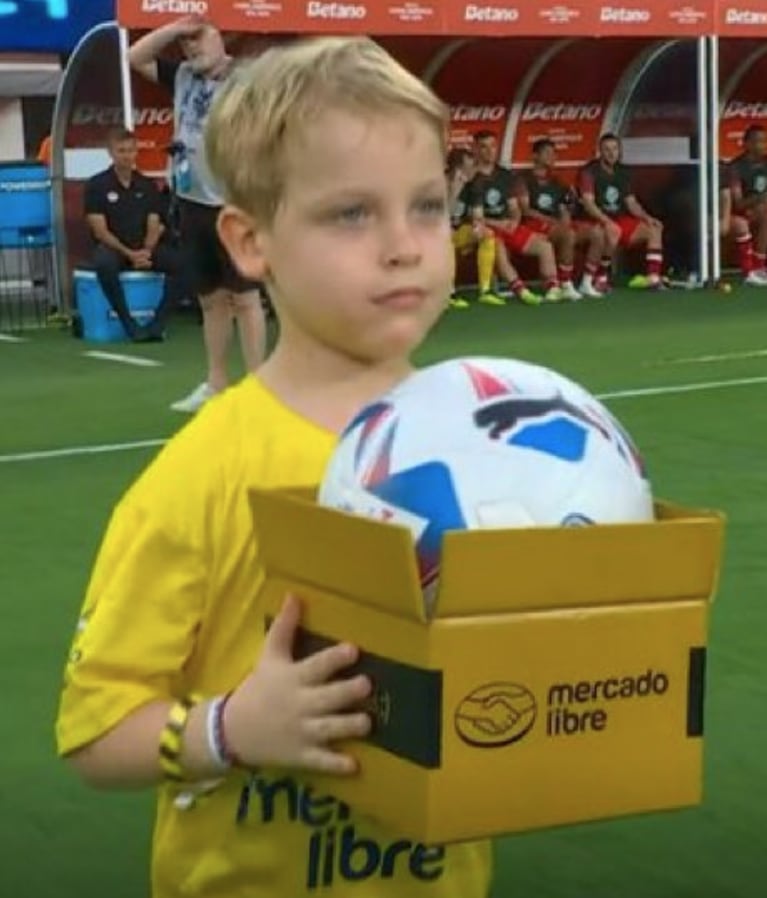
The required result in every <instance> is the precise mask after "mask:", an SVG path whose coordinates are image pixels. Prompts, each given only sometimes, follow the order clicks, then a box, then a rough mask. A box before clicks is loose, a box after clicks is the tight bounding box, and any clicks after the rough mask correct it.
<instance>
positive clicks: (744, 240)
mask: <svg viewBox="0 0 767 898" xmlns="http://www.w3.org/2000/svg"><path fill="white" fill-rule="evenodd" d="M735 246H736V248H737V250H738V265H740V270H741V271H742V272H743V274H745V275H749V274H751V272H752V271H753V270H754V240H753V237H752V236H751V235H750V234H746V235H745V237H738V238H737V239H736V241H735Z"/></svg>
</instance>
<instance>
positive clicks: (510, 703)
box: [455, 683, 538, 748]
mask: <svg viewBox="0 0 767 898" xmlns="http://www.w3.org/2000/svg"><path fill="white" fill-rule="evenodd" d="M537 713H538V709H537V706H536V702H535V696H534V695H533V694H532V692H530V690H529V689H527V688H526V687H525V686H520V685H519V684H517V683H488V684H487V685H485V686H480V687H479V689H475V690H474V691H473V692H472V693H470V694H469V695H467V696H466V698H465V699H464V700H463V701H462V702H461V703H460V705H459V706H458V708H457V709H456V712H455V728H456V731H457V732H458V735H459V736H460V737H461V739H463V741H464V742H468V744H469V745H475V746H477V747H479V748H497V747H500V746H501V745H511V743H512V742H518V741H519V740H520V739H522V738H523V736H525V735H526V734H527V733H528V732H529V731H530V729H531V728H532V726H533V724H534V723H535V718H536V715H537Z"/></svg>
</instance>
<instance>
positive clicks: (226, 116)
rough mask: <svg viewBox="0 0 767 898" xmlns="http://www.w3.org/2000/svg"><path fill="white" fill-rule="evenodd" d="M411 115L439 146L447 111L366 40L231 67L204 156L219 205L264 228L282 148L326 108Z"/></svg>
mask: <svg viewBox="0 0 767 898" xmlns="http://www.w3.org/2000/svg"><path fill="white" fill-rule="evenodd" d="M331 108H333V109H347V110H350V111H352V112H359V113H360V114H365V115H370V114H371V113H387V112H393V111H402V110H413V111H415V112H416V113H417V114H419V115H421V116H422V117H423V119H424V121H425V122H426V123H427V124H429V125H431V126H432V127H433V128H434V130H435V132H436V133H437V135H438V137H439V140H440V142H441V144H442V148H443V151H445V149H446V147H445V144H446V139H447V127H448V121H449V117H448V110H447V107H446V106H445V104H444V103H442V101H441V100H440V99H438V98H437V96H436V95H435V94H434V93H433V92H432V91H431V89H430V88H428V87H427V86H426V85H425V84H424V83H423V82H422V81H419V80H418V78H416V77H415V75H413V74H411V73H410V72H408V71H407V69H405V68H403V66H401V65H400V64H399V63H398V62H396V61H395V60H394V59H393V58H392V57H391V56H390V55H389V54H388V53H387V52H386V51H385V50H384V49H383V48H382V47H380V46H379V45H378V44H376V43H375V42H374V41H372V40H370V39H369V38H364V37H357V38H341V37H329V38H310V39H304V40H300V41H296V42H294V43H291V44H288V45H285V46H282V47H272V48H270V49H268V50H266V51H265V52H264V53H263V54H262V55H261V56H259V57H258V58H257V59H255V60H252V61H250V62H248V63H245V64H242V65H240V66H238V67H237V68H236V69H235V71H234V72H233V73H232V75H231V76H230V78H229V80H228V82H227V84H226V85H225V86H224V87H223V88H222V90H221V92H220V93H219V95H218V96H217V98H216V100H215V102H214V104H213V108H212V109H211V113H210V116H209V117H208V122H207V126H206V137H205V144H206V151H207V156H208V162H209V165H210V168H211V171H212V172H213V175H214V177H215V178H216V180H217V181H218V183H219V186H220V188H221V189H222V191H223V193H224V196H225V197H226V199H227V201H228V202H230V203H233V204H234V205H236V206H239V207H240V208H241V209H243V210H244V211H246V212H248V213H250V214H252V215H254V216H255V217H256V219H257V220H258V221H260V222H261V223H263V224H269V223H270V222H271V220H272V218H273V216H274V214H275V212H276V210H277V207H278V205H279V203H280V199H281V197H282V193H283V190H284V185H285V153H284V147H285V145H286V143H287V142H289V141H294V140H295V139H296V136H297V134H299V133H300V129H301V128H303V127H304V126H305V125H306V124H307V123H308V122H310V121H311V120H312V118H316V117H317V116H318V115H320V114H322V113H323V112H325V111H327V110H328V109H331Z"/></svg>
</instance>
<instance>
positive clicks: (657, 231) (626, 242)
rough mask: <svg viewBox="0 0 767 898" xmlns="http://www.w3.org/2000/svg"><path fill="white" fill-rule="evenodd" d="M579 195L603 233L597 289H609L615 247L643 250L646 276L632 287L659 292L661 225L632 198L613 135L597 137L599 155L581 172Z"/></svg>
mask: <svg viewBox="0 0 767 898" xmlns="http://www.w3.org/2000/svg"><path fill="white" fill-rule="evenodd" d="M578 192H579V194H580V201H581V207H582V210H583V214H584V217H585V219H586V220H587V221H591V222H597V223H598V224H600V225H602V227H603V229H604V232H605V250H604V255H603V256H602V267H601V271H600V285H601V286H603V287H605V288H606V289H609V285H610V273H611V269H612V259H613V255H614V253H615V250H616V249H617V248H618V247H626V248H628V247H634V246H644V248H645V265H646V273H645V275H643V276H639V277H637V278H635V279H634V280H633V281H632V285H634V286H643V287H649V288H652V289H661V288H662V287H663V281H662V279H661V272H662V271H663V224H662V223H661V222H660V221H658V219H657V218H653V217H652V215H650V214H649V213H648V212H646V211H645V210H644V208H643V207H642V205H641V203H640V202H639V200H638V199H637V198H636V196H635V195H634V190H633V187H632V186H631V173H630V171H629V169H628V168H627V167H626V166H625V165H624V164H623V163H622V162H621V142H620V139H619V138H618V137H616V135H615V134H603V135H602V137H600V139H599V155H598V156H597V158H596V159H593V160H592V161H591V162H589V163H588V165H586V166H584V168H582V169H581V171H580V174H579V176H578Z"/></svg>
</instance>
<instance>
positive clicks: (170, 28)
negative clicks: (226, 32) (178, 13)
mask: <svg viewBox="0 0 767 898" xmlns="http://www.w3.org/2000/svg"><path fill="white" fill-rule="evenodd" d="M203 24H204V19H201V18H200V17H199V16H184V17H183V18H182V19H178V20H177V21H175V22H169V23H168V24H167V25H162V26H160V27H159V28H156V29H155V30H154V31H150V32H149V34H145V35H144V36H143V37H140V38H139V39H138V40H137V41H136V43H135V44H133V45H132V46H131V47H130V49H129V50H128V62H129V63H130V67H131V68H132V69H134V70H135V71H136V72H139V73H140V74H141V75H143V76H144V77H145V78H148V79H149V80H150V81H154V82H157V81H158V80H159V75H158V72H157V59H158V57H160V56H161V55H162V54H163V52H164V51H165V49H166V48H167V47H169V46H170V45H171V44H172V43H174V42H175V41H176V40H178V39H179V38H180V37H184V36H185V35H192V34H195V33H196V32H198V31H199V30H200V28H201V26H202V25H203Z"/></svg>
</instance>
